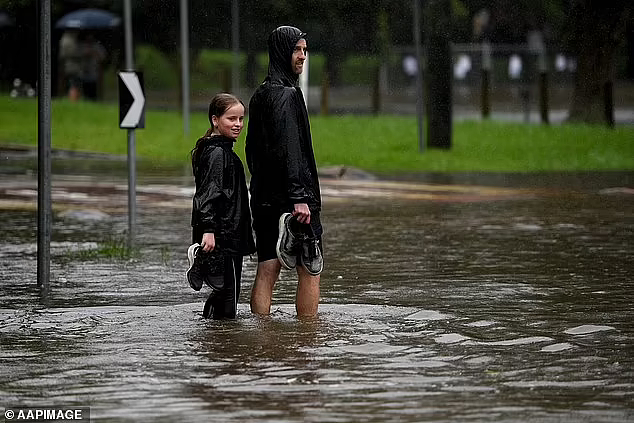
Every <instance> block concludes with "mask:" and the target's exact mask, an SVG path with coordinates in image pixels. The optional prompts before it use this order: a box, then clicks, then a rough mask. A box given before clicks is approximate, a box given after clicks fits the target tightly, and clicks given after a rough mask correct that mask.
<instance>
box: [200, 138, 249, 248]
mask: <svg viewBox="0 0 634 423" xmlns="http://www.w3.org/2000/svg"><path fill="white" fill-rule="evenodd" d="M233 143H234V140H233V139H231V138H227V137H224V136H221V135H215V136H212V137H210V138H202V139H200V140H199V141H198V142H197V143H196V149H195V150H194V153H193V155H192V169H193V172H194V178H195V180H196V194H194V198H193V204H192V206H193V207H192V221H191V224H192V227H193V228H194V233H198V234H200V236H201V237H202V234H203V233H214V235H215V237H216V244H217V246H218V248H219V249H220V250H222V251H224V252H227V253H230V254H236V255H247V254H252V253H253V252H255V243H254V241H253V235H252V232H251V213H250V212H249V198H248V191H247V185H246V181H245V177H244V168H243V166H242V162H241V161H240V158H239V157H238V155H237V154H236V153H235V152H234V151H233Z"/></svg>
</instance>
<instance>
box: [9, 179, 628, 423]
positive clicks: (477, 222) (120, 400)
mask: <svg viewBox="0 0 634 423" xmlns="http://www.w3.org/2000/svg"><path fill="white" fill-rule="evenodd" d="M587 177H588V179H589V180H592V181H593V182H592V183H591V184H585V183H575V184H573V185H571V184H568V183H567V182H566V178H565V176H559V178H560V179H558V180H559V181H560V183H559V184H556V186H553V185H555V184H552V183H548V184H542V186H533V187H530V186H529V185H531V184H529V183H524V184H518V185H522V186H521V188H512V187H508V186H505V187H502V186H500V185H508V184H497V186H494V185H495V184H491V186H485V185H482V184H481V183H482V182H483V181H482V180H479V183H480V185H478V186H475V185H469V184H468V181H461V182H463V183H462V184H460V185H456V184H452V185H439V184H412V183H411V181H410V182H407V183H406V182H391V183H388V182H384V183H380V182H365V181H364V182H362V181H326V180H325V181H323V182H322V184H323V191H324V211H323V218H322V219H323V222H324V225H325V230H326V234H325V236H324V246H325V252H326V253H325V262H326V269H325V270H324V273H323V275H322V284H321V305H320V312H319V315H318V317H317V318H316V319H314V320H299V319H297V317H296V315H295V310H294V306H293V300H294V295H295V283H294V280H293V272H292V271H284V272H283V274H282V280H281V281H280V282H278V285H277V287H276V291H275V298H274V305H273V313H272V315H271V316H269V317H267V318H259V317H254V316H252V315H251V314H250V312H249V309H248V298H249V291H250V287H251V281H252V280H253V277H254V271H255V264H256V263H255V259H253V258H249V257H247V258H246V260H245V269H244V273H243V278H244V281H243V290H242V294H241V298H240V299H241V304H240V308H239V313H238V319H236V320H235V321H209V320H204V319H202V318H201V316H200V312H201V310H202V305H203V302H204V300H205V295H206V292H201V293H196V292H193V291H192V290H191V289H190V288H189V286H188V284H187V282H186V280H185V278H184V271H185V269H186V258H185V251H186V248H187V246H188V243H189V237H190V234H189V205H190V200H189V198H190V197H188V196H190V195H191V187H190V186H188V185H187V182H179V179H178V178H174V179H172V180H171V181H169V182H170V183H169V184H168V183H166V181H160V182H159V181H153V183H144V184H143V186H140V187H139V193H138V195H139V206H138V213H139V214H138V225H139V227H138V233H139V235H138V238H137V245H138V247H139V254H138V255H137V256H135V257H134V258H133V259H131V260H124V259H119V258H116V257H101V258H90V257H89V256H82V255H81V254H80V253H79V251H90V250H94V249H96V248H99V246H100V245H103V243H104V242H107V241H108V240H109V239H112V238H113V237H117V236H119V237H121V236H122V235H121V234H123V233H124V231H125V230H126V228H127V215H126V213H125V201H126V198H127V197H126V193H125V184H126V182H125V180H123V181H114V182H112V183H110V182H109V181H108V180H107V178H103V177H101V178H98V179H94V178H78V177H75V178H66V179H63V178H57V179H55V181H54V184H53V187H54V190H53V198H54V201H55V204H56V208H55V210H56V214H55V219H54V230H53V244H52V245H51V250H52V255H53V260H52V267H51V269H52V280H51V292H50V293H49V294H47V295H43V296H41V295H40V293H39V291H38V290H37V288H36V265H35V263H36V242H35V237H36V228H35V225H36V222H37V220H36V213H35V211H34V209H33V206H32V204H33V201H34V200H33V195H34V191H33V190H34V185H33V180H32V178H29V177H22V176H15V175H10V176H3V177H2V178H0V205H2V208H1V209H0V216H1V218H2V221H3V230H2V231H0V279H1V281H2V282H1V284H0V339H1V345H0V357H1V363H2V365H1V366H0V405H2V406H20V405H22V406H50V405H58V406H61V405H63V406H90V407H91V416H92V419H93V421H130V422H138V421H148V422H150V421H152V422H159V421H160V422H172V421H191V422H194V421H214V422H215V421H217V422H361V421H366V422H421V421H434V422H468V421H478V422H488V421H496V422H527V421H530V422H628V421H633V420H634V367H633V364H634V328H633V323H632V322H633V321H634V313H633V304H634V280H633V278H632V270H633V268H634V266H633V264H634V263H633V262H632V257H633V256H634V254H633V253H634V247H633V245H634V243H633V241H634V195H633V194H632V185H631V183H630V182H629V181H631V179H632V174H631V173H629V174H620V176H619V175H618V174H612V175H611V176H610V177H609V178H606V179H601V178H597V177H595V176H593V175H587ZM575 178H577V179H575V181H577V182H578V177H577V176H576V177H575ZM520 179H521V178H520ZM546 179H548V178H546ZM602 180H603V181H604V182H603V183H602V182H601V181H602ZM619 181H621V182H622V181H625V182H624V183H623V184H620V183H619ZM627 184H629V187H628V185H627ZM29 204H31V206H29ZM78 209H90V210H92V212H91V213H92V214H91V213H86V212H84V214H83V215H76V214H73V210H78ZM95 210H100V211H102V212H105V213H107V214H106V215H102V214H99V213H97V212H95Z"/></svg>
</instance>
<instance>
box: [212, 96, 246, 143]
mask: <svg viewBox="0 0 634 423" xmlns="http://www.w3.org/2000/svg"><path fill="white" fill-rule="evenodd" d="M211 120H212V123H213V124H214V133H216V134H220V135H224V136H225V137H228V138H233V139H236V138H238V135H240V131H242V127H243V126H244V106H243V105H242V104H240V103H236V104H234V105H233V106H231V107H229V108H228V109H227V110H226V111H225V112H224V113H223V114H222V115H221V116H220V117H218V116H212V117H211Z"/></svg>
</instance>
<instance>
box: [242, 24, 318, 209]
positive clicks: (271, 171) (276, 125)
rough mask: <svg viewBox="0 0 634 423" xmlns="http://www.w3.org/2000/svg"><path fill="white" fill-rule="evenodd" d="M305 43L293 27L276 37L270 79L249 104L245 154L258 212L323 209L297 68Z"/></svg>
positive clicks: (272, 40)
mask: <svg viewBox="0 0 634 423" xmlns="http://www.w3.org/2000/svg"><path fill="white" fill-rule="evenodd" d="M302 38H305V34H304V33H302V32H301V31H300V30H299V29H297V28H294V27H288V26H286V27H280V28H278V29H276V30H275V31H273V33H271V35H270V37H269V40H268V43H269V72H268V76H267V77H266V79H265V80H264V82H263V83H262V85H260V86H259V87H258V89H257V90H256V91H255V93H254V94H253V96H252V97H251V101H250V103H249V127H248V131H247V139H246V150H245V151H246V158H247V165H248V166H249V171H250V172H251V188H250V189H251V205H252V208H254V209H255V208H256V207H272V208H274V209H276V210H279V211H290V210H292V208H293V205H294V204H298V203H307V204H308V206H309V207H310V209H311V210H320V209H321V196H320V190H319V180H318V177H317V166H316V164H315V156H314V153H313V147H312V140H311V135H310V124H309V122H308V112H307V111H306V105H305V103H304V96H303V95H302V92H301V90H300V89H299V87H297V86H296V85H297V81H298V77H299V76H298V75H297V74H295V73H294V72H293V70H292V66H291V58H292V55H293V50H294V49H295V45H296V44H297V42H298V41H299V40H300V39H302Z"/></svg>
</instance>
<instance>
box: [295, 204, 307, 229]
mask: <svg viewBox="0 0 634 423" xmlns="http://www.w3.org/2000/svg"><path fill="white" fill-rule="evenodd" d="M293 216H295V217H296V218H297V221H298V222H299V223H305V224H309V223H310V209H309V208H308V204H306V203H297V204H295V209H294V210H293Z"/></svg>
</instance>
